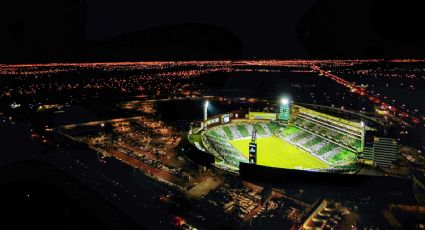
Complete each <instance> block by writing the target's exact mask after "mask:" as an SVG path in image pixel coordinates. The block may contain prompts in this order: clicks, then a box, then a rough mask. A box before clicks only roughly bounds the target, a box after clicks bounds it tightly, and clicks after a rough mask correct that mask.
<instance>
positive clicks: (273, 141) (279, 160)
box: [229, 137, 330, 169]
mask: <svg viewBox="0 0 425 230" xmlns="http://www.w3.org/2000/svg"><path fill="white" fill-rule="evenodd" d="M250 141H251V140H250V139H245V140H229V142H230V143H231V144H232V145H233V146H234V147H235V148H236V149H237V150H238V151H239V152H241V153H242V154H243V155H244V156H245V157H246V158H248V145H249V142H250ZM257 164H258V165H264V166H269V167H276V168H287V169H319V168H320V169H323V168H329V167H330V166H329V165H327V164H326V163H325V162H323V161H321V160H319V159H317V158H316V157H314V156H312V155H310V154H309V153H308V152H306V151H305V150H303V149H300V148H298V147H296V146H294V145H292V144H290V143H288V142H286V141H284V140H282V139H279V138H278V137H265V138H258V139H257Z"/></svg>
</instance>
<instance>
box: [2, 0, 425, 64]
mask: <svg viewBox="0 0 425 230" xmlns="http://www.w3.org/2000/svg"><path fill="white" fill-rule="evenodd" d="M421 9H422V8H421V7H420V5H419V3H417V2H416V1H410V0H408V1H391V2H388V1H384V0H374V1H354V0H349V1H343V2H342V1H337V0H305V1H291V2H290V3H280V4H276V3H267V2H256V3H255V4H249V3H245V4H240V3H239V4H237V3H220V4H219V3H216V4H209V5H206V4H201V3H199V2H197V1H185V2H184V3H181V2H176V1H169V2H166V1H131V0H121V1H117V0H112V1H102V0H56V1H53V0H48V1H43V2H34V1H26V0H5V1H3V2H2V7H0V19H1V20H0V31H1V33H2V34H1V36H0V39H1V43H0V49H1V50H2V54H1V55H0V62H1V63H23V62H27V63H28V62H30V63H31V62H52V61H59V62H60V61H63V62H71V61H77V62H78V61H142V60H194V59H207V60H215V59H255V58H261V59H276V58H277V59H288V58H307V59H312V58H335V59H338V58H346V59H347V58H424V57H425V33H424V31H423V28H424V25H423V24H424V22H425V14H423V13H422V12H421V11H422V10H421Z"/></svg>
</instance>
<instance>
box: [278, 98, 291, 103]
mask: <svg viewBox="0 0 425 230" xmlns="http://www.w3.org/2000/svg"><path fill="white" fill-rule="evenodd" d="M280 102H281V103H282V104H283V105H287V104H289V99H288V98H282V99H281V100H280Z"/></svg>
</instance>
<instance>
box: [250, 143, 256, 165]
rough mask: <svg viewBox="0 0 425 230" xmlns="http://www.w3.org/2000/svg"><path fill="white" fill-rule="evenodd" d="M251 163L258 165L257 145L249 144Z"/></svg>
mask: <svg viewBox="0 0 425 230" xmlns="http://www.w3.org/2000/svg"><path fill="white" fill-rule="evenodd" d="M249 163H250V164H257V143H253V142H251V143H249Z"/></svg>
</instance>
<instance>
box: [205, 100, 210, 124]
mask: <svg viewBox="0 0 425 230" xmlns="http://www.w3.org/2000/svg"><path fill="white" fill-rule="evenodd" d="M209 104H210V102H209V101H206V102H205V104H204V122H205V121H207V118H208V106H209Z"/></svg>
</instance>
